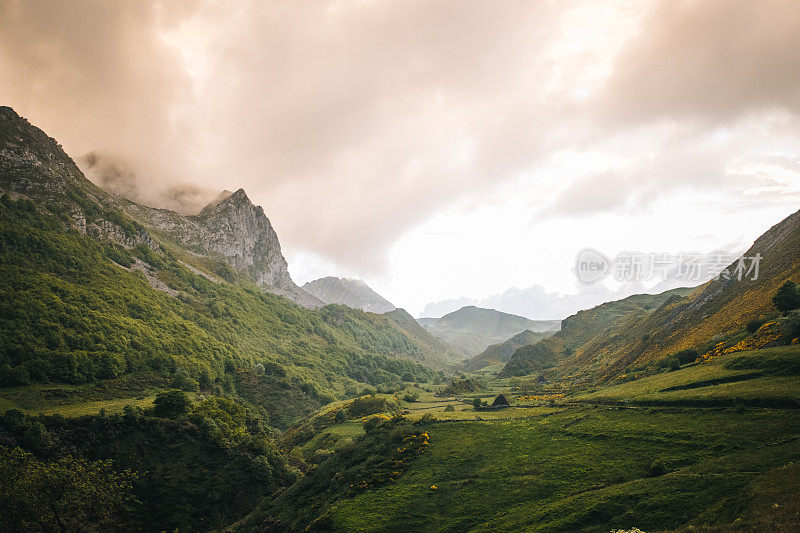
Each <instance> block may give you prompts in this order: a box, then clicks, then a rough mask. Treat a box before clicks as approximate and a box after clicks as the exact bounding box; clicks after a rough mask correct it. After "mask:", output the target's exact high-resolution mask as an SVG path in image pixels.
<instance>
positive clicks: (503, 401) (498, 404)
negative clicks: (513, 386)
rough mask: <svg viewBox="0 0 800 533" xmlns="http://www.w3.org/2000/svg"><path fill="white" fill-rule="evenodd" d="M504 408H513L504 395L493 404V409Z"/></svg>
mask: <svg viewBox="0 0 800 533" xmlns="http://www.w3.org/2000/svg"><path fill="white" fill-rule="evenodd" d="M503 407H511V404H510V403H508V399H506V397H505V395H504V394H499V395H498V396H497V398H495V399H494V401H493V402H492V409H502V408H503Z"/></svg>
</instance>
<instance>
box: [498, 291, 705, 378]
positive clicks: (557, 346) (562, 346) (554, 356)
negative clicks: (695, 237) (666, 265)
mask: <svg viewBox="0 0 800 533" xmlns="http://www.w3.org/2000/svg"><path fill="white" fill-rule="evenodd" d="M691 291H692V289H683V288H681V289H673V290H671V291H667V292H663V293H660V294H635V295H633V296H629V297H627V298H624V299H622V300H617V301H614V302H606V303H604V304H601V305H598V306H596V307H593V308H592V309H587V310H584V311H579V312H577V313H575V314H574V315H571V316H569V317H567V318H565V319H564V320H562V321H561V330H560V331H558V332H557V333H555V334H554V335H553V336H552V337H550V338H547V339H544V340H541V341H539V342H537V343H535V344H531V345H528V346H523V347H520V348H519V349H517V350H516V351H515V352H514V354H513V356H512V357H511V359H510V360H509V361H508V363H507V364H506V366H505V368H504V369H503V370H502V372H501V373H500V375H501V376H504V377H508V376H519V375H524V374H529V373H531V372H533V371H538V370H543V369H546V368H550V367H552V366H555V365H556V364H557V363H558V362H560V361H563V360H564V359H565V358H566V357H567V356H569V355H571V354H572V353H573V352H575V351H576V350H578V349H579V348H580V347H581V346H583V345H585V344H586V343H588V342H590V341H592V340H593V339H594V338H596V337H598V336H602V335H604V334H605V333H606V332H608V331H609V330H610V329H612V328H614V327H616V326H619V325H620V324H622V323H624V322H625V321H627V320H629V319H630V317H637V316H643V315H646V314H648V313H651V312H653V311H654V310H655V309H656V308H658V307H659V306H660V305H662V304H663V303H664V302H667V301H669V300H670V299H671V298H674V297H681V296H685V295H686V294H689V293H690V292H691Z"/></svg>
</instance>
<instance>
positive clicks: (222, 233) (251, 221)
mask: <svg viewBox="0 0 800 533" xmlns="http://www.w3.org/2000/svg"><path fill="white" fill-rule="evenodd" d="M117 205H118V206H119V207H120V208H121V209H122V210H123V211H125V213H126V214H128V215H130V216H131V217H132V218H133V219H134V220H136V221H138V222H140V223H141V224H143V225H145V226H148V227H150V228H152V229H153V230H154V231H156V232H157V233H159V234H161V235H163V236H165V237H167V238H168V239H169V240H170V241H172V242H174V243H176V244H178V245H179V246H180V248H182V249H184V250H187V251H189V252H190V253H192V254H194V255H201V256H202V255H204V256H210V257H219V258H221V259H223V260H224V261H225V262H226V263H227V264H228V265H229V266H230V267H232V268H233V269H234V270H235V271H236V272H238V273H239V274H242V275H244V276H246V277H247V278H249V279H250V280H252V281H253V282H254V283H256V284H257V285H258V286H260V287H262V288H264V289H265V290H268V291H269V292H272V293H275V294H279V295H281V296H285V297H286V298H289V299H290V300H292V301H293V302H295V303H296V304H298V305H301V306H303V307H307V308H316V307H322V306H323V305H324V303H323V302H321V301H320V300H319V299H317V298H316V297H314V296H312V295H310V294H308V293H307V292H306V291H304V290H303V289H301V288H300V287H298V286H297V285H296V284H295V283H294V281H292V278H291V276H290V275H289V270H288V265H287V263H286V259H285V258H284V257H283V254H282V253H281V245H280V241H279V240H278V235H277V234H276V233H275V230H274V229H273V228H272V224H271V223H270V221H269V219H268V218H267V216H266V215H265V214H264V210H263V209H262V208H261V207H259V206H256V205H253V203H252V202H251V201H250V199H249V198H248V197H247V194H246V193H245V191H244V189H239V190H237V191H236V192H234V193H231V194H227V195H226V194H225V193H223V194H221V195H220V196H219V197H217V199H215V200H214V201H212V202H211V203H210V204H208V205H207V206H206V207H204V208H203V209H202V210H201V211H200V213H199V214H198V215H196V216H185V215H181V214H179V213H176V212H174V211H168V210H166V209H155V208H152V207H146V206H143V205H140V204H136V203H134V202H130V201H126V200H123V199H118V201H117Z"/></svg>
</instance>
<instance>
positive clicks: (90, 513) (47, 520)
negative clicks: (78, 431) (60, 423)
mask: <svg viewBox="0 0 800 533" xmlns="http://www.w3.org/2000/svg"><path fill="white" fill-rule="evenodd" d="M135 480H136V475H135V474H134V473H132V472H131V471H130V470H124V471H121V472H116V471H114V470H113V469H112V468H111V461H91V462H89V461H86V460H84V459H73V458H72V457H71V456H69V455H68V456H66V457H62V458H61V459H58V460H56V461H50V462H45V461H40V460H39V459H37V458H36V457H34V456H33V455H32V454H30V453H28V452H26V451H24V450H22V449H21V448H14V449H9V448H2V447H0V523H2V524H3V527H4V529H5V530H8V531H30V530H44V531H95V530H100V529H103V530H105V529H120V528H121V526H122V524H121V523H120V520H121V517H122V515H123V512H124V511H125V508H126V506H127V504H129V503H133V496H132V494H133V492H132V491H133V482H134V481H135Z"/></svg>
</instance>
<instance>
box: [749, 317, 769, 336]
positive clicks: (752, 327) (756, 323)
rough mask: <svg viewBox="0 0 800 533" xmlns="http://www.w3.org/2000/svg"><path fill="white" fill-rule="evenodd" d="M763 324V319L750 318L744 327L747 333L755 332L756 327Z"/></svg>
mask: <svg viewBox="0 0 800 533" xmlns="http://www.w3.org/2000/svg"><path fill="white" fill-rule="evenodd" d="M763 325H764V320H762V319H760V318H754V319H753V320H750V321H749V322H748V323H747V326H746V327H745V329H747V332H748V333H755V332H756V331H758V328H760V327H761V326H763Z"/></svg>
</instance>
